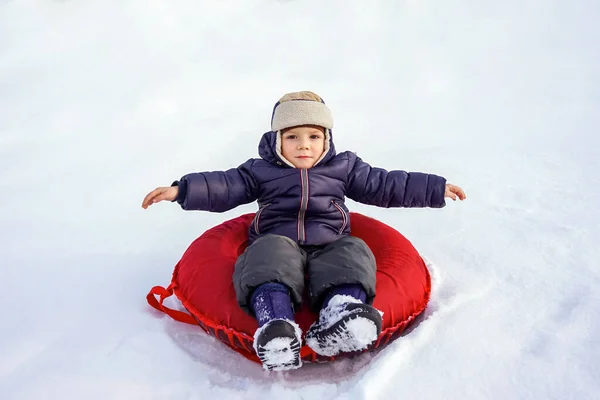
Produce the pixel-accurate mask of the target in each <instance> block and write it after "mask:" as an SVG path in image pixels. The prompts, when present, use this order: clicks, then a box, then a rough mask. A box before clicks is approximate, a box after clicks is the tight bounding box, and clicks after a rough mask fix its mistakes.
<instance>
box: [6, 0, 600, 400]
mask: <svg viewBox="0 0 600 400" xmlns="http://www.w3.org/2000/svg"><path fill="white" fill-rule="evenodd" d="M599 18H600V3H598V1H597V0H589V1H585V0H576V1H572V2H565V1H558V0H545V1H541V0H539V1H535V0H531V1H516V0H508V1H491V0H485V1H483V0H482V1H467V0H457V1H452V2H449V1H433V0H404V1H392V0H389V1H372V2H365V1H342V0H335V1H329V2H323V1H317V0H297V1H293V0H288V1H284V0H280V1H275V0H256V1H244V2H242V1H239V2H234V1H232V0H224V1H217V0H210V1H209V0H205V1H192V0H182V1H178V2H169V1H165V0H163V1H161V0H155V1H141V0H126V1H104V0H102V1H101V0H88V1H85V2H81V1H66V0H63V1H50V0H38V1H34V0H14V1H9V0H4V1H0V190H1V191H2V200H0V260H1V261H0V290H1V293H2V296H1V297H0V308H1V309H2V319H1V323H0V326H1V329H0V397H1V398H2V399H8V400H17V399H19V400H20V399H36V400H41V399H61V400H65V399H128V400H130V399H144V400H146V399H205V398H208V397H207V396H209V395H210V396H211V398H217V399H261V400H266V399H270V398H286V399H290V400H292V399H310V400H317V399H398V398H410V399H436V400H439V399H461V400H464V399H599V398H600V383H598V382H600V372H598V371H600V368H599V366H600V365H599V364H600V362H599V361H598V359H599V358H600V339H599V337H600V312H599V311H598V304H600V294H599V291H598V290H597V288H598V286H599V285H600V269H599V266H600V254H599V246H598V241H599V240H600V232H599V228H598V223H599V222H600V212H599V211H598V206H597V204H598V200H597V199H598V198H599V197H600V189H599V187H600V178H599V177H598V173H599V171H600V161H598V160H599V157H598V155H599V152H598V148H599V145H600V136H599V135H598V126H599V125H600V113H599V112H598V109H599V106H600V76H599V75H600V50H599V47H598V43H600V28H599V27H598V24H597V21H598V19H599ZM305 89H308V90H314V91H316V92H317V93H319V94H321V95H322V96H323V97H324V98H325V100H326V101H327V102H328V104H329V106H330V108H331V109H332V111H333V114H334V118H335V124H336V127H335V130H334V135H335V139H336V146H337V148H338V149H339V150H354V151H357V152H358V153H359V155H360V156H361V157H362V158H363V159H364V160H366V161H368V162H370V163H371V164H374V165H377V166H380V167H385V168H388V169H405V170H410V171H425V172H432V173H437V174H441V175H444V176H446V177H447V178H448V180H449V181H450V182H452V183H455V184H458V185H460V186H462V187H463V188H464V189H465V191H466V192H467V195H468V196H469V198H468V200H467V201H465V202H463V203H460V204H458V203H452V202H451V203H452V204H449V205H448V206H447V207H446V208H444V209H442V210H402V209H396V210H385V209H378V208H374V207H368V206H362V205H358V204H351V209H352V210H353V211H358V212H362V213H364V214H367V215H370V216H373V217H375V218H378V219H381V220H382V221H384V222H386V223H388V224H390V225H392V226H394V227H396V228H397V229H398V230H400V231H401V232H402V233H403V234H405V235H406V236H407V237H408V238H409V239H410V240H411V241H412V242H413V243H414V244H415V246H416V247H417V248H418V249H419V251H421V253H422V254H423V255H424V256H425V257H426V258H427V259H428V260H429V262H430V269H431V272H432V274H433V277H434V292H433V297H432V300H431V304H430V307H429V308H428V309H427V311H426V315H425V318H424V319H423V320H422V321H420V323H419V325H418V326H416V327H415V328H414V329H413V330H412V332H410V334H408V335H406V336H404V337H403V338H401V339H399V340H397V341H396V342H394V343H393V344H392V345H391V346H389V347H387V348H386V349H384V350H383V351H381V352H379V353H377V354H367V355H365V356H362V357H359V358H355V359H353V360H342V361H339V362H335V363H330V364H326V365H307V366H305V367H303V368H302V369H300V370H298V371H292V372H288V373H278V374H268V373H266V372H264V371H262V370H261V369H260V366H259V365H257V364H253V363H251V362H248V361H246V360H245V359H242V358H241V357H240V356H238V355H237V354H235V353H234V352H232V351H230V350H229V349H228V348H226V347H224V346H223V345H221V344H220V342H218V341H216V340H214V339H212V338H210V337H208V336H206V335H204V334H203V333H202V332H199V330H198V329H195V328H193V327H191V326H184V325H183V324H180V323H176V322H173V321H170V320H169V319H168V318H166V317H162V316H160V315H158V314H157V313H155V312H153V311H152V310H151V309H150V308H149V307H148V306H147V304H146V302H145V295H146V293H147V291H148V290H149V289H150V288H151V287H152V286H154V285H157V284H159V285H166V284H167V283H168V282H169V280H170V274H171V271H172V268H173V266H174V264H175V263H176V262H177V260H178V259H179V257H180V256H181V254H182V253H183V251H184V250H185V249H186V247H187V246H188V244H189V243H190V242H191V241H192V240H193V239H194V238H195V237H197V236H198V235H199V234H200V233H202V232H203V231H205V230H206V229H208V228H209V227H211V226H213V225H216V224H218V223H220V222H222V221H223V220H225V219H229V218H232V217H235V216H237V215H239V214H241V213H244V212H251V211H254V210H255V206H254V205H249V206H245V207H241V208H238V209H236V210H233V211H230V212H227V213H224V214H209V213H203V212H196V213H193V212H190V213H185V212H183V211H181V210H180V209H179V208H178V207H177V206H176V205H172V204H164V203H162V204H159V205H155V206H153V207H151V208H150V209H149V210H142V208H141V207H140V204H141V200H142V198H143V196H144V195H145V194H146V193H147V192H148V191H149V190H151V189H153V188H154V187H156V186H160V185H165V184H170V183H171V182H172V180H174V179H177V178H179V177H180V176H181V175H183V174H185V173H187V172H191V171H202V170H218V169H226V168H230V167H233V166H237V165H239V164H241V163H242V162H243V161H245V160H246V159H248V158H250V157H255V156H256V155H257V154H256V146H257V142H258V139H259V137H260V135H261V134H262V133H263V132H264V131H266V130H268V126H269V125H268V124H269V116H270V112H271V108H272V105H273V103H274V102H275V101H276V100H277V99H278V98H279V96H280V95H282V94H283V93H285V92H287V91H294V90H305ZM206 278H207V279H210V277H206Z"/></svg>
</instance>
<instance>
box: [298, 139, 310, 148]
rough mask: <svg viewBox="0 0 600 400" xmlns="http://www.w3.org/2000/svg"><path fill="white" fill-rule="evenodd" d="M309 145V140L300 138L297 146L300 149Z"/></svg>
mask: <svg viewBox="0 0 600 400" xmlns="http://www.w3.org/2000/svg"><path fill="white" fill-rule="evenodd" d="M309 147H310V140H306V139H304V140H300V142H299V143H298V148H300V149H308V148H309Z"/></svg>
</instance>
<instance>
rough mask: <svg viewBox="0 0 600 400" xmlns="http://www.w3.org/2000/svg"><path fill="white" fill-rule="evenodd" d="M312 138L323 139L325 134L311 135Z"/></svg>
mask: <svg viewBox="0 0 600 400" xmlns="http://www.w3.org/2000/svg"><path fill="white" fill-rule="evenodd" d="M310 138H311V139H323V136H321V135H311V137H310Z"/></svg>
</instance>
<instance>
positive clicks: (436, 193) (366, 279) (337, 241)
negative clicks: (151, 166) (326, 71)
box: [142, 92, 466, 370]
mask: <svg viewBox="0 0 600 400" xmlns="http://www.w3.org/2000/svg"><path fill="white" fill-rule="evenodd" d="M332 127H333V119H332V116H331V112H330V110H329V108H328V107H327V106H326V105H325V103H324V102H323V100H322V99H321V97H319V96H318V95H316V94H315V93H312V92H297V93H288V94H286V95H285V96H283V97H282V98H281V99H280V100H279V101H278V102H277V103H276V104H275V107H274V109H273V114H272V117H271V131H270V132H267V133H265V134H264V135H263V136H262V139H261V141H260V144H259V147H258V151H259V155H260V157H261V158H259V159H250V160H248V161H246V162H245V163H244V164H242V165H241V166H239V167H238V168H234V169H230V170H228V171H219V172H201V173H191V174H188V175H185V176H183V177H182V178H181V179H180V180H179V181H175V182H174V183H173V184H172V185H171V187H159V188H157V189H155V190H154V191H152V192H150V193H149V194H148V195H147V196H146V197H145V198H144V201H143V203H142V207H143V208H148V206H150V205H151V204H154V203H157V202H160V201H163V200H170V201H175V200H177V202H178V203H179V204H180V205H181V207H182V208H183V209H184V210H206V211H215V212H223V211H227V210H230V209H232V208H234V207H237V206H238V205H241V204H246V203H250V202H253V201H255V200H258V205H259V209H258V211H257V213H256V216H255V217H254V220H253V221H252V223H251V225H250V229H249V243H250V244H249V246H248V248H247V249H246V251H245V252H244V253H243V254H242V255H241V256H240V257H239V258H238V260H237V261H236V264H235V270H234V274H233V283H234V287H235V291H236V296H237V301H238V303H239V305H240V307H241V308H242V309H243V310H244V311H246V312H247V313H249V314H250V315H252V316H254V317H256V319H257V320H258V326H259V329H258V330H257V331H256V334H255V336H254V348H255V350H256V353H257V354H258V357H259V358H260V360H261V362H262V363H263V367H264V368H265V369H267V370H287V369H294V368H298V367H300V366H301V360H300V347H301V342H302V332H301V330H300V328H299V326H298V325H297V324H296V323H295V322H294V310H297V309H298V307H299V306H300V303H301V301H302V295H303V292H304V287H305V284H306V285H307V286H308V298H309V301H310V306H311V307H312V308H313V309H314V310H315V311H316V310H320V311H319V319H318V321H316V322H315V323H314V324H313V325H312V326H311V327H310V329H309V330H308V332H307V333H306V337H305V339H306V344H307V345H308V346H310V347H311V348H312V349H313V350H314V351H315V352H316V353H318V354H321V355H325V356H334V355H336V354H338V353H340V352H353V351H358V350H362V349H365V348H367V347H368V346H369V345H370V344H371V343H373V342H374V341H375V340H376V339H377V337H378V335H379V333H380V332H381V313H380V312H379V311H378V310H376V309H375V308H374V307H373V306H372V304H373V299H374V297H375V272H376V265H375V257H374V256H373V253H372V252H371V250H370V249H369V248H368V247H367V245H366V244H365V242H364V241H362V240H361V239H359V238H356V237H353V236H350V222H351V221H350V218H349V211H348V208H346V205H345V203H344V199H345V197H346V196H347V197H349V198H351V199H353V200H356V201H359V202H361V203H365V204H372V205H376V206H379V207H438V208H439V207H443V206H444V205H445V200H444V198H445V197H449V198H452V199H453V200H456V198H459V199H460V200H464V199H465V198H466V196H465V193H464V192H463V190H462V189H460V188H459V187H457V186H454V185H449V184H446V180H445V179H444V178H442V177H440V176H436V175H429V174H423V173H418V172H411V173H407V172H404V171H389V172H388V171H385V170H383V169H380V168H374V167H371V166H370V165H369V164H367V163H365V162H364V161H362V160H361V159H360V158H359V157H357V156H356V155H355V154H354V153H352V152H348V151H347V152H343V153H340V154H337V155H336V152H335V147H334V145H333V139H332V133H331V129H332Z"/></svg>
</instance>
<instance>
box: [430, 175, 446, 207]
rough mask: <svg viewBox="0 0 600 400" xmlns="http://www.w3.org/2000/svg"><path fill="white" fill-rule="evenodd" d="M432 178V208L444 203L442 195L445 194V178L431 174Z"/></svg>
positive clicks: (441, 205) (444, 199) (442, 205)
mask: <svg viewBox="0 0 600 400" xmlns="http://www.w3.org/2000/svg"><path fill="white" fill-rule="evenodd" d="M431 178H434V180H433V182H434V183H433V190H432V191H431V205H430V207H432V208H442V207H444V206H445V205H446V198H445V197H444V195H445V194H446V178H444V177H441V176H437V175H431V177H430V179H431Z"/></svg>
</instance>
